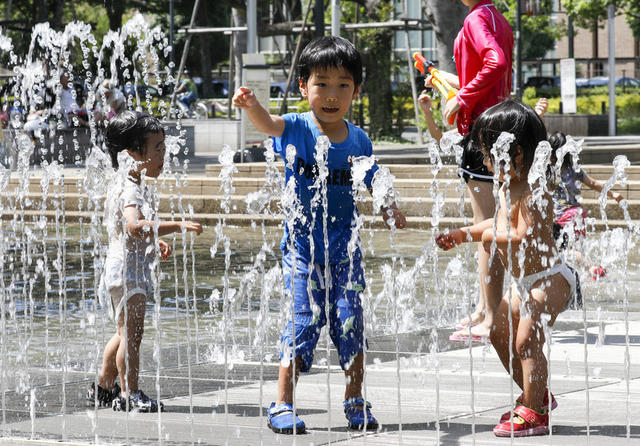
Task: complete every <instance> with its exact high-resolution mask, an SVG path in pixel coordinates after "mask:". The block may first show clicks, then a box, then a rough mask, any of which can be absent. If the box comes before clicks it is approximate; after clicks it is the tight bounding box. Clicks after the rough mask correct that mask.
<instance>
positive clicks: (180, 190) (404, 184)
mask: <svg viewBox="0 0 640 446" xmlns="http://www.w3.org/2000/svg"><path fill="white" fill-rule="evenodd" d="M434 183H435V186H437V188H438V189H437V190H438V192H440V193H444V194H445V197H447V198H457V197H460V196H461V195H462V194H464V196H465V197H466V198H465V199H469V191H468V188H467V187H465V186H464V185H463V184H462V183H461V181H460V179H457V178H456V179H453V178H442V179H435V180H434V179H433V178H415V179H410V178H396V180H395V182H394V184H395V187H396V191H397V192H398V194H399V195H400V197H404V198H409V197H423V198H427V197H430V196H431V193H432V192H431V190H432V188H433V187H435V186H434ZM221 185H222V180H221V179H220V178H217V177H205V176H202V177H189V178H188V179H187V180H186V181H185V182H181V183H180V184H179V185H177V184H176V181H175V179H164V180H161V181H160V182H159V184H158V187H159V191H160V192H161V193H166V194H170V193H173V194H174V195H176V196H177V195H179V194H182V195H183V196H184V195H207V196H208V195H221V194H222V193H223V191H222V189H221ZM263 185H264V177H262V178H260V177H234V178H233V187H234V189H235V190H234V192H233V193H234V195H247V194H249V193H251V192H255V191H257V190H260V189H261V188H262V187H263ZM18 187H20V185H19V182H18V179H17V178H11V181H10V183H9V187H8V191H9V192H13V191H14V190H15V189H16V188H18ZM82 190H83V187H82V182H81V179H80V178H66V179H65V184H64V191H65V193H66V194H69V193H78V192H79V191H82ZM613 190H614V191H616V192H620V193H621V194H622V196H623V197H624V198H626V199H627V200H640V180H633V181H629V182H627V185H626V186H625V187H622V186H619V185H616V186H615V187H614V188H613ZM61 191H62V187H61V186H54V185H51V186H50V187H49V192H48V194H49V195H55V194H56V193H58V194H60V193H61ZM29 192H30V193H36V194H37V193H41V192H42V186H41V185H40V182H39V181H31V182H29ZM599 196H600V193H599V192H597V191H595V190H592V189H589V188H588V187H586V186H583V188H582V197H583V198H584V199H591V198H598V197H599Z"/></svg>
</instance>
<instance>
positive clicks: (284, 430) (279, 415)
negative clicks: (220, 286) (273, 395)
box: [267, 402, 305, 434]
mask: <svg viewBox="0 0 640 446" xmlns="http://www.w3.org/2000/svg"><path fill="white" fill-rule="evenodd" d="M294 425H295V428H296V433H298V434H304V431H305V425H304V421H302V420H301V419H300V418H298V416H297V415H296V414H294V413H293V406H292V405H291V404H289V403H282V404H278V405H276V403H275V402H274V403H271V406H270V407H269V410H268V411H267V426H269V427H270V428H271V430H272V431H274V432H275V433H276V434H292V433H293V427H294Z"/></svg>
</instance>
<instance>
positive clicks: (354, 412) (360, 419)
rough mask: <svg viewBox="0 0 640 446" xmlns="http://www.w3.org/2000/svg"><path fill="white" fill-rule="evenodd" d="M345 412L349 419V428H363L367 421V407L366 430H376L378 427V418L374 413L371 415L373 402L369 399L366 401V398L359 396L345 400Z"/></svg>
mask: <svg viewBox="0 0 640 446" xmlns="http://www.w3.org/2000/svg"><path fill="white" fill-rule="evenodd" d="M343 404H344V414H345V416H346V417H347V420H348V421H349V423H348V424H349V429H358V430H362V428H363V427H364V425H365V424H364V423H365V411H364V410H363V408H364V407H366V410H367V417H366V418H367V420H366V422H367V427H366V430H376V429H378V420H376V419H375V417H374V416H373V415H371V411H370V410H369V409H371V403H370V402H369V401H367V402H366V403H365V401H364V399H362V398H360V397H358V398H348V399H346V400H344V403H343Z"/></svg>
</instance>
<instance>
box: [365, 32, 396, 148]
mask: <svg viewBox="0 0 640 446" xmlns="http://www.w3.org/2000/svg"><path fill="white" fill-rule="evenodd" d="M392 42H393V31H391V30H389V29H380V30H378V31H376V32H375V33H373V34H372V35H371V36H370V37H368V42H367V44H368V50H367V53H366V54H365V66H366V91H367V96H368V97H369V120H370V123H369V136H370V137H371V138H372V139H377V138H379V137H380V136H384V135H391V116H392V114H393V108H392V105H393V97H392V95H391V43H392Z"/></svg>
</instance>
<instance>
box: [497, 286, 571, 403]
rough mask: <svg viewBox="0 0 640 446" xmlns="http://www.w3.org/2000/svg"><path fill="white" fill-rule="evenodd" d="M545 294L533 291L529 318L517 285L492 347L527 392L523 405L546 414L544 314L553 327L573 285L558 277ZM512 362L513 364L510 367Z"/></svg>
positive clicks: (501, 312) (504, 303) (504, 305)
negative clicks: (525, 314) (544, 403)
mask: <svg viewBox="0 0 640 446" xmlns="http://www.w3.org/2000/svg"><path fill="white" fill-rule="evenodd" d="M548 280H549V281H550V282H551V283H550V285H549V287H547V288H546V289H545V290H544V291H543V290H541V289H539V288H533V289H532V290H531V293H530V294H529V299H528V300H527V302H526V304H525V308H526V310H527V313H528V314H529V315H528V317H526V318H524V317H521V316H520V310H521V304H522V300H521V299H520V295H519V294H518V290H517V289H516V287H515V285H514V286H513V288H512V289H511V290H510V291H511V292H509V291H507V294H505V296H504V299H502V301H501V302H500V305H499V307H498V311H497V312H496V314H495V324H494V328H493V330H491V344H492V345H493V347H494V348H495V349H496V352H497V353H498V356H499V357H500V360H501V361H502V365H503V366H504V368H505V369H506V370H507V372H508V371H509V368H510V367H511V370H513V381H514V382H515V383H516V384H517V385H518V387H520V388H521V389H522V391H523V392H524V400H523V404H524V405H525V406H526V407H528V408H529V409H532V410H534V411H536V412H538V413H541V412H542V401H543V398H544V391H545V389H546V387H547V358H546V357H545V356H544V342H545V338H544V330H543V327H542V317H541V316H542V314H543V313H546V314H548V315H549V316H551V319H550V321H549V325H550V326H551V325H553V323H554V322H555V319H556V317H557V315H558V314H559V313H560V312H561V311H562V310H563V309H564V306H565V303H566V300H567V296H568V295H569V284H568V283H567V281H566V280H565V279H564V278H563V277H562V276H561V275H560V274H556V275H554V276H552V277H550V278H548ZM509 298H511V318H512V323H513V334H512V336H513V337H512V344H511V348H512V352H513V358H512V359H511V361H509V337H510V333H509ZM509 362H511V364H509Z"/></svg>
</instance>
